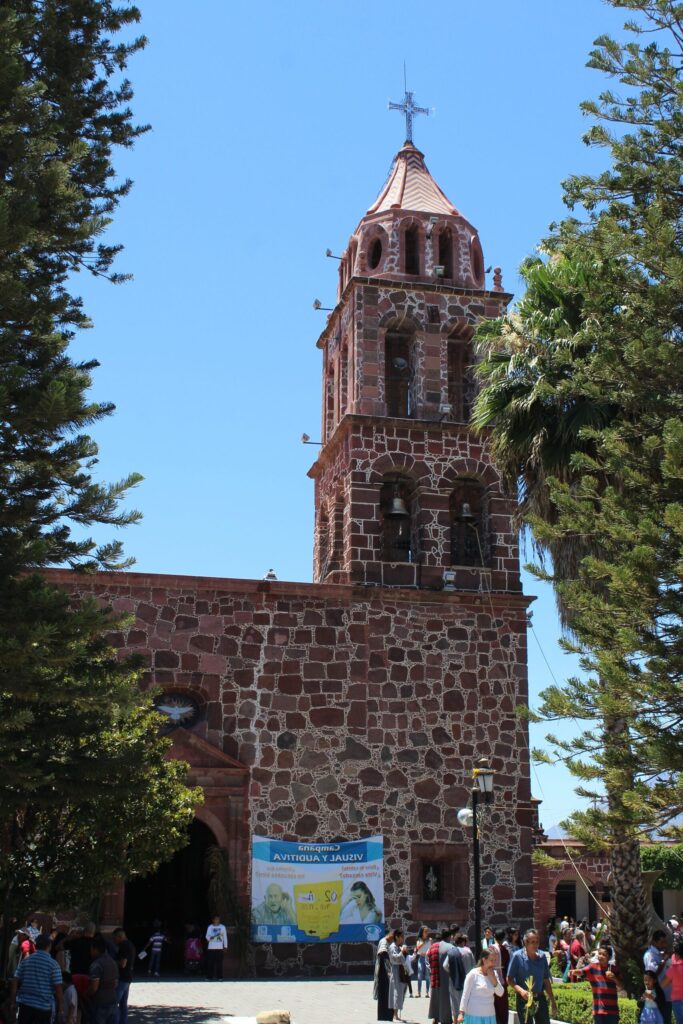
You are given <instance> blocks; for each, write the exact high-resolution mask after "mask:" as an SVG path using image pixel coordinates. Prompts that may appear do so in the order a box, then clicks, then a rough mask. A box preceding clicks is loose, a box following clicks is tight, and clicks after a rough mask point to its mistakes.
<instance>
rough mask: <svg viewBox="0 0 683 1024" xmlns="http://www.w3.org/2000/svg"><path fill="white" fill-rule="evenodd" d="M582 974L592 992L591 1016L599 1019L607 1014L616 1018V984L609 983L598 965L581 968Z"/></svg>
mask: <svg viewBox="0 0 683 1024" xmlns="http://www.w3.org/2000/svg"><path fill="white" fill-rule="evenodd" d="M583 973H584V974H585V975H586V978H587V979H588V981H589V982H590V986H591V991H592V992H593V1016H594V1017H600V1016H602V1015H603V1014H609V1015H610V1016H611V1017H618V1016H619V1000H618V998H617V986H616V983H615V982H613V981H609V979H608V978H607V976H606V971H604V970H603V969H602V967H601V966H600V964H588V965H587V966H586V967H584V968H583Z"/></svg>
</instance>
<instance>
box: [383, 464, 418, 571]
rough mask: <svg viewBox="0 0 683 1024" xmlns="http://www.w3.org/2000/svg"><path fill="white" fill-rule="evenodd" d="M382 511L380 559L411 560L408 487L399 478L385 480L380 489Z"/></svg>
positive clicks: (410, 520)
mask: <svg viewBox="0 0 683 1024" xmlns="http://www.w3.org/2000/svg"><path fill="white" fill-rule="evenodd" d="M379 504H380V511H381V513H382V559H383V560H384V561H385V562H410V561H412V516H411V511H410V487H409V484H408V482H407V481H406V480H401V479H400V478H398V479H395V480H387V481H386V482H385V483H384V484H383V485H382V489H381V491H380V499H379Z"/></svg>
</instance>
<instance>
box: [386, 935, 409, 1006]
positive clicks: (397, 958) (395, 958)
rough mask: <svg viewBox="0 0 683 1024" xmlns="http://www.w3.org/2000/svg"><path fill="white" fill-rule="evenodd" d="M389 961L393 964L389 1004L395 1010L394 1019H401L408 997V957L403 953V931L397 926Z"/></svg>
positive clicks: (390, 948)
mask: <svg viewBox="0 0 683 1024" xmlns="http://www.w3.org/2000/svg"><path fill="white" fill-rule="evenodd" d="M389 963H390V964H391V977H390V978H389V1006H390V1007H391V1009H392V1010H393V1014H394V1017H393V1019H394V1020H400V1019H401V1010H402V1009H403V1000H404V999H405V997H406V987H407V984H406V981H405V978H406V977H407V973H408V972H407V969H406V958H405V955H404V953H403V932H402V931H401V930H400V928H397V929H396V931H395V932H394V941H393V942H391V943H390V944H389Z"/></svg>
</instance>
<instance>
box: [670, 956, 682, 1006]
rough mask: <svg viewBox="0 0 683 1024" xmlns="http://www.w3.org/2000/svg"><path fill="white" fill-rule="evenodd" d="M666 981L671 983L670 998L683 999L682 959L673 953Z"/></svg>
mask: <svg viewBox="0 0 683 1024" xmlns="http://www.w3.org/2000/svg"><path fill="white" fill-rule="evenodd" d="M666 980H667V981H670V982H671V998H672V999H683V958H682V957H680V956H676V954H675V953H674V955H673V956H672V957H671V963H670V964H669V967H668V969H667V972H666Z"/></svg>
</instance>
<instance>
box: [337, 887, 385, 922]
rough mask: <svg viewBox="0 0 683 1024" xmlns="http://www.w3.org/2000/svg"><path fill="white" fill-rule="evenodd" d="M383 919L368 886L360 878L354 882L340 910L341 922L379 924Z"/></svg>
mask: <svg viewBox="0 0 683 1024" xmlns="http://www.w3.org/2000/svg"><path fill="white" fill-rule="evenodd" d="M381 920H382V915H381V913H380V911H379V910H378V909H377V904H376V903H375V897H374V896H373V895H372V892H371V891H370V889H369V888H368V886H367V885H366V884H365V882H361V881H360V880H359V881H357V882H354V883H353V885H352V886H351V888H350V889H349V894H348V896H347V897H346V899H345V900H344V902H343V904H342V907H341V910H340V912H339V922H340V924H379V923H380V922H381Z"/></svg>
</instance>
